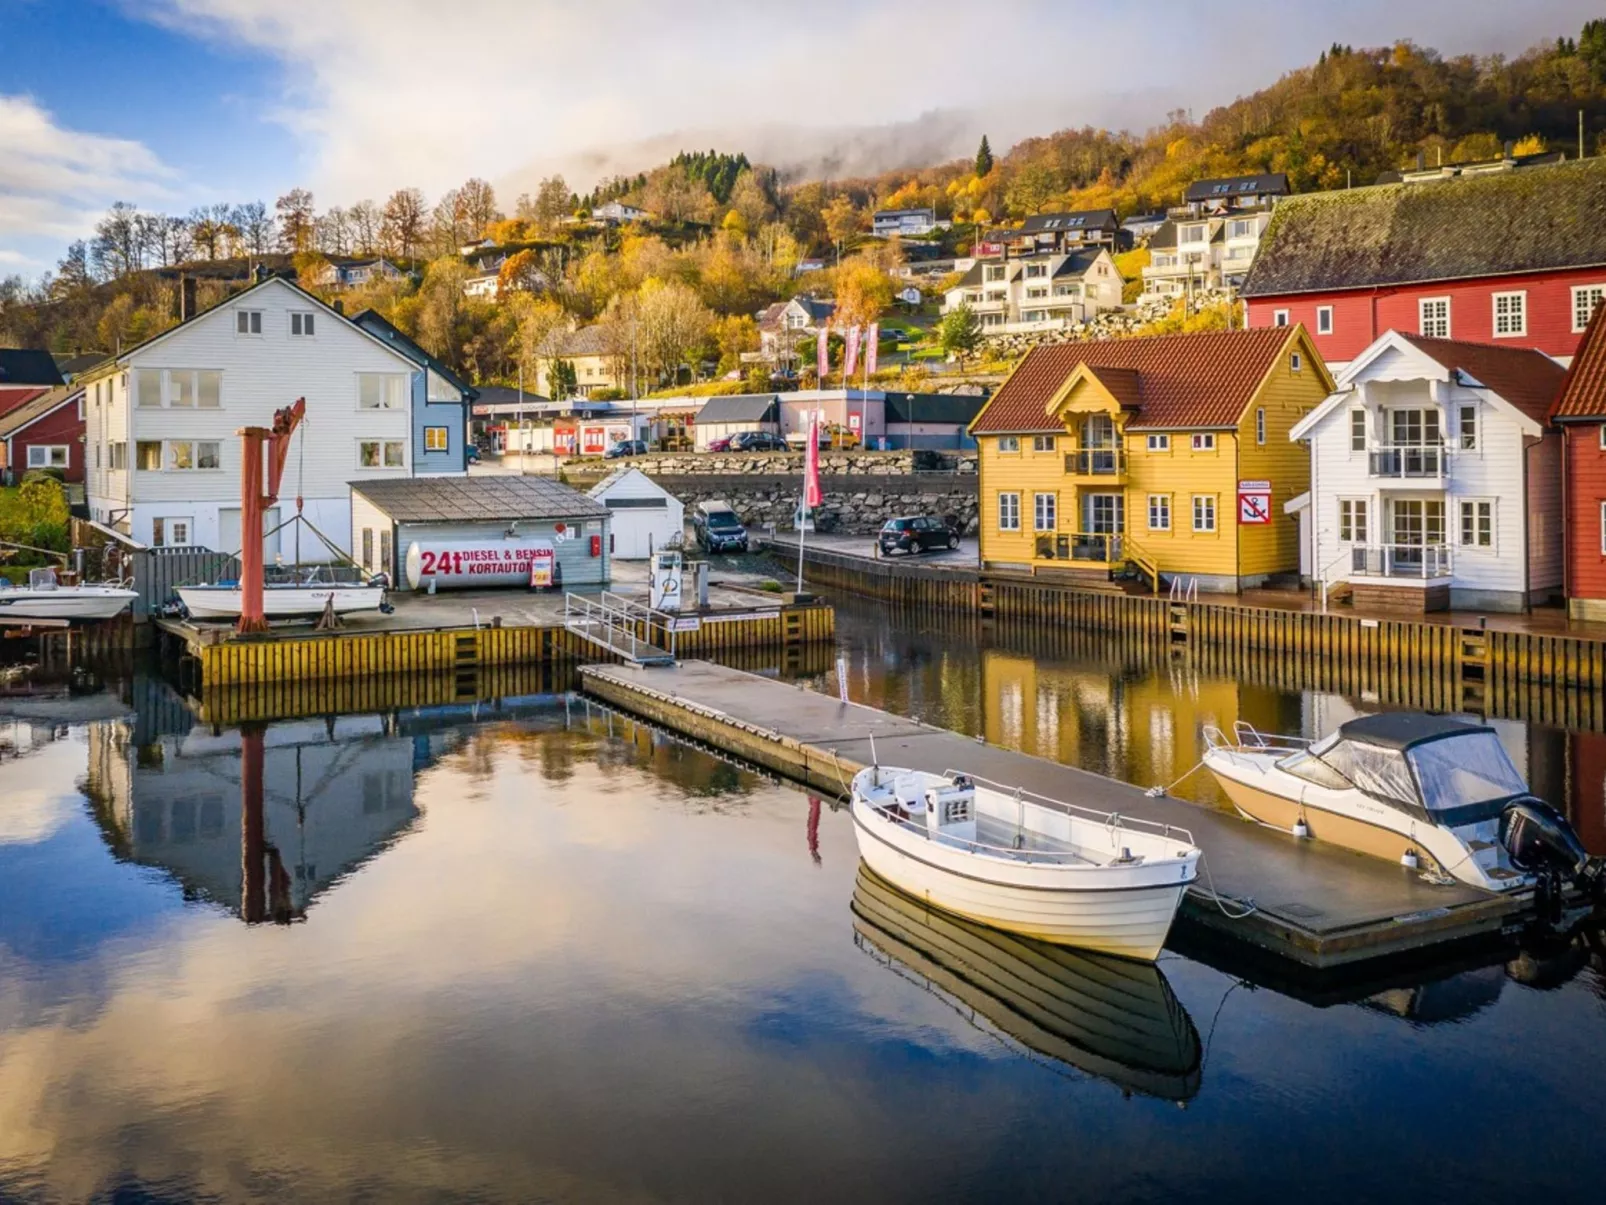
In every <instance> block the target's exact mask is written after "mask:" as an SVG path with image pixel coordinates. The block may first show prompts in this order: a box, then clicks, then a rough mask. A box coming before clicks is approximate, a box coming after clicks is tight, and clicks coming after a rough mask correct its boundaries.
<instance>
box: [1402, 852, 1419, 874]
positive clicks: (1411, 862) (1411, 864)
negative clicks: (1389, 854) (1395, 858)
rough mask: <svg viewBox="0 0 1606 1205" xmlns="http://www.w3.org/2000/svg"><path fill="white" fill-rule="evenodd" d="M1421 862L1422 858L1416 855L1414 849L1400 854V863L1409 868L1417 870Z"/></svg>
mask: <svg viewBox="0 0 1606 1205" xmlns="http://www.w3.org/2000/svg"><path fill="white" fill-rule="evenodd" d="M1420 864H1421V860H1420V859H1419V858H1418V857H1417V856H1416V850H1414V849H1408V850H1406V851H1405V852H1404V853H1403V854H1401V855H1400V865H1401V866H1403V867H1405V869H1407V870H1415V869H1416V868H1417V867H1418V866H1419V865H1420Z"/></svg>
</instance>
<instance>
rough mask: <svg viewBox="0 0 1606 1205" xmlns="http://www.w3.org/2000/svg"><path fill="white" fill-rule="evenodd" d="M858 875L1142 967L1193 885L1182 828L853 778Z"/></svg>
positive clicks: (976, 789)
mask: <svg viewBox="0 0 1606 1205" xmlns="http://www.w3.org/2000/svg"><path fill="white" fill-rule="evenodd" d="M852 793H853V825H854V833H855V835H856V836H857V838H858V841H859V854H860V856H861V857H862V858H863V859H864V861H865V864H866V865H868V866H869V867H870V869H871V870H873V871H874V872H875V873H876V874H878V875H880V876H881V877H882V878H883V879H885V880H886V881H887V882H889V883H891V884H892V885H893V886H895V887H898V888H900V889H901V890H903V891H905V892H907V893H908V894H910V895H912V896H914V897H915V898H916V899H920V900H924V901H925V902H926V903H928V904H931V905H932V906H934V907H937V908H941V909H943V910H944V911H947V912H952V913H955V914H956V915H959V916H964V917H969V918H970V919H971V920H975V921H979V922H981V923H982V924H984V925H990V926H992V927H993V928H995V929H1003V930H1006V931H1008V932H1011V933H1020V934H1024V935H1025V936H1027V937H1035V938H1038V939H1039V940H1042V941H1049V942H1053V943H1055V944H1057V945H1064V946H1075V947H1077V948H1078V949H1084V950H1096V951H1100V952H1102V953H1106V954H1116V955H1119V956H1121V957H1123V958H1140V959H1144V960H1147V961H1150V962H1152V961H1153V960H1154V959H1155V958H1157V957H1158V956H1159V953H1160V949H1161V947H1163V946H1164V945H1165V939H1166V934H1168V933H1169V932H1170V931H1171V922H1172V921H1173V920H1174V919H1175V918H1176V914H1177V909H1178V907H1180V906H1181V903H1182V896H1183V893H1184V892H1185V891H1186V890H1187V889H1188V885H1189V884H1190V883H1192V882H1193V881H1194V879H1195V878H1196V877H1197V875H1198V865H1199V856H1200V854H1199V849H1198V847H1197V846H1196V845H1194V843H1193V837H1192V835H1191V834H1190V833H1188V832H1187V831H1186V830H1185V829H1180V828H1174V827H1170V826H1167V825H1163V824H1154V823H1151V822H1149V821H1144V820H1134V819H1132V818H1129V817H1125V816H1117V815H1115V814H1113V813H1109V812H1100V811H1094V810H1091V809H1088V808H1081V807H1077V806H1075V805H1072V804H1067V803H1060V802H1057V801H1055V800H1052V799H1045V798H1043V797H1041V796H1037V795H1032V794H1031V793H1029V792H1027V791H1022V790H1017V789H1012V788H1008V787H1004V786H1001V785H999V784H997V783H988V782H986V781H985V780H982V779H977V778H974V777H971V776H968V775H964V774H957V773H954V772H952V771H947V772H945V773H942V774H931V773H927V772H924V771H920V770H904V769H898V768H896V767H892V766H871V767H869V768H868V769H865V770H861V771H859V773H858V774H856V775H854V777H853V788H852Z"/></svg>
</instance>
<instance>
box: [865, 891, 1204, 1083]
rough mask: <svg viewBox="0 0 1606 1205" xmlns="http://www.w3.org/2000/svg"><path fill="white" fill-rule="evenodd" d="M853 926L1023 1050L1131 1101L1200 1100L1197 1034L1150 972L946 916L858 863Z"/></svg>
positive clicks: (1155, 970)
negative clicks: (1134, 1096) (1130, 1095)
mask: <svg viewBox="0 0 1606 1205" xmlns="http://www.w3.org/2000/svg"><path fill="white" fill-rule="evenodd" d="M853 927H854V931H855V933H856V934H857V935H858V938H859V939H860V942H861V944H865V943H867V944H868V945H869V946H873V947H874V948H875V949H876V950H879V951H880V952H881V953H882V954H883V955H885V956H886V957H888V958H890V959H893V960H894V961H895V962H897V963H900V964H902V967H903V968H904V969H905V970H906V971H907V972H910V973H913V974H914V975H916V976H918V977H919V978H920V979H922V980H924V981H925V982H926V983H927V984H929V985H930V986H931V987H933V988H935V989H936V990H937V991H939V992H940V993H941V994H942V995H944V996H945V997H947V998H948V999H950V1000H952V1001H953V1002H954V1003H955V1004H956V1005H957V1006H958V1007H959V1008H960V1009H961V1010H962V1011H965V1012H970V1013H974V1014H975V1015H976V1016H979V1017H982V1018H985V1019H986V1021H987V1022H988V1023H989V1024H991V1025H992V1026H993V1027H994V1028H996V1029H997V1030H999V1031H1000V1032H1001V1033H1003V1034H1005V1035H1006V1036H1007V1037H1009V1038H1010V1039H1012V1040H1013V1041H1015V1042H1018V1043H1020V1044H1021V1045H1022V1046H1024V1047H1026V1048H1027V1049H1029V1050H1032V1051H1034V1052H1036V1053H1038V1054H1042V1055H1046V1056H1048V1057H1049V1058H1052V1059H1057V1060H1058V1061H1060V1062H1063V1063H1068V1064H1070V1065H1071V1066H1073V1067H1076V1068H1079V1069H1080V1070H1082V1071H1086V1072H1088V1073H1090V1074H1093V1075H1097V1076H1099V1077H1101V1078H1103V1079H1107V1080H1109V1081H1111V1082H1112V1083H1114V1084H1116V1085H1118V1086H1119V1087H1121V1088H1122V1089H1123V1090H1127V1091H1134V1092H1142V1093H1145V1094H1147V1095H1150V1096H1158V1097H1161V1098H1163V1099H1166V1100H1188V1099H1190V1098H1192V1097H1193V1096H1194V1095H1195V1094H1196V1093H1197V1092H1198V1091H1199V1076H1200V1046H1199V1033H1198V1031H1197V1030H1196V1029H1194V1026H1193V1021H1192V1020H1191V1019H1190V1018H1189V1017H1188V1014H1187V1012H1186V1010H1184V1009H1183V1007H1182V1004H1181V1003H1180V1002H1179V1001H1178V1000H1177V998H1176V996H1175V995H1174V994H1173V993H1172V991H1171V985H1170V984H1168V983H1167V982H1166V980H1165V976H1164V975H1162V974H1161V973H1160V970H1159V968H1158V967H1155V966H1148V965H1144V964H1142V963H1137V962H1132V961H1130V960H1127V959H1122V958H1108V957H1105V956H1103V955H1099V954H1086V953H1082V952H1079V951H1075V950H1067V949H1065V948H1063V947H1061V946H1053V945H1048V944H1046V943H1043V942H1036V941H1031V940H1030V939H1027V938H1021V937H1015V936H1013V935H1011V934H1008V933H1000V932H998V931H997V930H994V929H989V928H987V927H985V926H983V925H978V924H976V923H974V922H973V921H968V920H965V919H964V918H963V917H958V916H950V915H949V914H947V913H945V912H941V911H938V910H936V909H933V908H928V907H927V906H925V905H923V904H921V903H920V902H919V901H918V900H915V899H912V898H911V897H909V896H907V895H905V894H904V893H903V892H901V891H899V890H898V889H897V888H896V887H893V886H892V885H891V884H890V883H887V882H885V881H884V880H882V879H880V878H878V877H877V876H876V875H875V873H874V872H873V871H871V870H870V869H869V868H868V867H866V866H864V865H863V864H861V865H860V867H859V878H858V882H857V883H855V884H854V889H853Z"/></svg>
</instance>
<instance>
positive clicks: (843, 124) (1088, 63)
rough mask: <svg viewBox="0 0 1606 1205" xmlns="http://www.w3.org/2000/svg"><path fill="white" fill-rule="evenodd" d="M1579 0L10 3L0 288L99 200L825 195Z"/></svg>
mask: <svg viewBox="0 0 1606 1205" xmlns="http://www.w3.org/2000/svg"><path fill="white" fill-rule="evenodd" d="M1600 9H1601V6H1600V3H1599V0H1527V2H1526V3H1524V4H1521V5H1508V4H1494V3H1487V2H1480V3H1473V4H1468V3H1466V0H1347V2H1346V3H1344V4H1342V5H1338V4H1333V3H1332V2H1331V0H1280V3H1277V4H1273V5H1263V6H1260V7H1258V8H1256V9H1254V10H1253V15H1252V16H1250V15H1249V10H1243V9H1233V8H1230V7H1228V8H1223V7H1222V6H1220V5H1214V4H1202V3H1198V2H1197V0H1150V2H1149V3H1146V4H1142V5H1125V4H1120V5H1107V6H1102V7H1100V6H1088V5H1070V4H1065V3H1063V2H1062V0H992V2H991V3H989V4H986V5H980V6H978V5H976V4H974V3H971V2H969V0H966V2H963V3H960V2H956V0H919V2H918V3H916V2H912V0H815V3H813V4H812V5H801V6H800V5H797V4H794V3H781V2H778V0H746V2H740V0H674V2H673V3H665V2H663V0H611V3H607V4H586V3H578V2H575V0H449V2H443V0H0V276H3V275H7V274H11V273H21V274H23V275H25V276H28V277H36V276H38V275H39V274H40V273H41V272H44V271H46V270H48V269H49V268H51V267H52V266H53V265H54V263H55V261H56V260H57V259H58V258H59V256H60V254H61V252H62V250H63V248H64V247H65V245H66V244H67V243H68V242H69V241H71V240H72V239H73V238H78V237H82V236H84V235H86V234H88V233H89V232H90V231H91V230H92V228H93V225H94V222H95V219H96V218H97V216H98V215H99V214H100V213H101V212H103V211H104V209H105V208H106V206H108V205H109V204H110V203H111V202H112V201H115V200H126V201H131V202H133V203H135V204H138V205H141V206H145V207H149V208H152V209H160V210H163V211H166V212H186V211H188V210H189V209H190V208H192V207H194V206H196V205H202V204H209V203H213V202H216V201H229V202H239V201H245V200H255V199H262V200H265V201H267V202H268V203H269V204H270V205H271V204H272V202H273V200H274V198H276V197H277V196H279V195H281V194H282V193H284V192H286V191H288V190H289V189H290V188H293V187H298V186H300V187H307V188H310V189H312V191H313V193H314V196H315V198H316V201H317V203H318V205H319V206H320V207H324V206H328V205H332V204H349V203H351V202H353V201H356V200H360V199H363V198H365V197H367V198H373V199H376V200H381V201H382V200H383V199H384V197H385V196H386V195H388V194H389V193H390V192H392V191H394V190H395V189H396V188H399V187H405V186H416V187H420V188H422V189H423V190H424V191H425V193H426V194H427V195H428V196H430V197H431V198H432V199H433V198H434V197H437V196H439V194H440V193H442V192H443V191H445V190H446V189H448V188H451V187H454V186H455V185H457V184H460V183H461V182H462V181H463V180H465V179H467V178H468V177H470V176H483V177H485V178H487V179H489V180H491V182H492V183H493V184H495V185H496V186H497V189H498V192H499V195H501V196H502V198H503V200H504V203H506V204H508V205H510V204H511V202H512V199H513V198H514V196H516V195H517V193H518V192H520V191H524V190H528V189H531V188H533V186H534V184H535V183H536V182H537V180H539V178H540V177H541V176H543V175H545V174H548V173H550V172H552V171H554V170H556V171H561V172H563V174H564V175H565V177H566V178H567V179H568V180H569V183H570V184H571V185H572V186H574V187H576V188H577V189H579V190H584V189H586V188H588V187H589V186H590V185H591V184H592V183H594V182H595V180H596V179H598V178H599V177H602V176H606V175H611V174H613V173H614V172H618V171H639V170H643V169H645V168H648V167H651V166H653V165H654V164H656V163H658V162H661V161H663V160H664V159H665V158H667V157H668V156H669V155H671V154H673V153H674V152H675V151H676V150H679V149H682V148H683V147H702V148H706V147H716V148H718V149H721V150H731V151H735V150H744V151H746V152H747V154H748V156H749V157H750V158H752V159H754V160H757V161H761V162H766V163H771V164H774V165H776V166H780V167H783V168H792V169H798V170H804V171H808V172H810V173H816V174H821V175H830V174H837V175H850V174H855V173H860V172H869V171H879V170H884V169H888V168H894V167H900V166H915V165H920V164H924V163H929V162H932V161H935V160H940V159H943V158H950V157H953V156H956V155H968V154H969V153H971V152H972V151H973V150H974V148H975V145H976V143H977V142H978V141H979V139H980V137H981V135H982V134H983V133H986V134H987V135H988V136H989V138H990V140H991V142H992V144H993V147H994V149H995V150H998V151H1002V150H1003V149H1005V148H1007V147H1008V146H1009V145H1010V144H1012V143H1013V142H1015V141H1017V140H1019V139H1020V138H1023V137H1027V136H1030V135H1034V134H1047V133H1050V132H1052V131H1054V130H1056V129H1061V128H1064V127H1067V126H1080V125H1084V124H1093V125H1101V126H1110V127H1119V128H1132V129H1144V128H1147V127H1149V126H1152V125H1155V124H1157V123H1158V122H1159V121H1160V120H1162V119H1163V117H1164V116H1165V114H1166V112H1167V111H1169V110H1171V109H1175V108H1184V109H1190V110H1192V111H1193V112H1194V113H1196V114H1198V115H1201V116H1202V115H1203V114H1204V113H1205V112H1206V111H1207V110H1208V109H1210V108H1211V107H1213V106H1214V105H1217V104H1221V103H1224V102H1227V101H1230V100H1232V99H1233V98H1234V97H1236V96H1240V95H1243V94H1245V93H1248V92H1252V91H1254V90H1256V89H1258V88H1261V87H1264V86H1265V85H1267V84H1269V83H1271V82H1272V81H1274V80H1275V79H1276V78H1277V77H1278V76H1279V75H1281V74H1282V73H1283V72H1285V71H1288V70H1290V69H1292V68H1294V67H1298V66H1302V65H1304V64H1306V63H1309V62H1311V61H1312V60H1313V59H1314V58H1315V57H1316V56H1317V55H1318V54H1319V53H1320V52H1321V50H1322V49H1323V48H1324V47H1326V46H1328V45H1329V44H1331V43H1333V42H1335V41H1337V42H1345V43H1349V44H1352V45H1356V46H1377V45H1387V44H1390V43H1392V42H1394V41H1396V40H1398V39H1401V38H1409V39H1412V40H1414V41H1416V42H1418V43H1421V44H1423V45H1427V46H1432V47H1435V48H1437V49H1439V50H1441V51H1442V52H1444V53H1446V54H1458V53H1468V52H1471V53H1492V52H1501V53H1507V54H1514V53H1517V52H1520V51H1521V50H1523V49H1525V48H1527V47H1528V46H1531V45H1533V44H1535V43H1539V42H1545V41H1550V40H1552V39H1554V38H1555V37H1556V36H1558V35H1562V34H1566V35H1573V34H1576V32H1577V31H1578V29H1579V27H1580V26H1581V25H1582V24H1583V22H1584V21H1585V20H1587V19H1589V18H1590V17H1592V16H1598V15H1600Z"/></svg>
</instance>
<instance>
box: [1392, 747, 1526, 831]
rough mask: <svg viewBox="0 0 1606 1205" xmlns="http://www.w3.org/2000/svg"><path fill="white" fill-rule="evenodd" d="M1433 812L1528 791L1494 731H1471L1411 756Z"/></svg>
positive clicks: (1413, 750)
mask: <svg viewBox="0 0 1606 1205" xmlns="http://www.w3.org/2000/svg"><path fill="white" fill-rule="evenodd" d="M1407 756H1409V758H1410V759H1411V764H1412V766H1413V767H1414V768H1415V769H1416V778H1417V782H1419V783H1420V784H1421V786H1422V803H1423V805H1424V806H1425V807H1426V808H1427V809H1428V811H1430V812H1447V811H1450V810H1451V809H1453V808H1462V807H1466V806H1467V805H1468V804H1478V803H1489V802H1491V801H1493V800H1499V799H1510V798H1511V797H1512V796H1513V795H1521V794H1524V793H1526V791H1527V790H1528V784H1527V783H1525V782H1523V780H1522V775H1521V774H1519V773H1517V767H1516V766H1514V765H1512V764H1511V758H1510V757H1508V756H1507V755H1506V749H1505V746H1504V745H1502V744H1501V743H1500V738H1499V737H1498V736H1496V735H1495V734H1494V733H1492V732H1486V731H1485V732H1469V733H1467V734H1466V735H1465V736H1451V737H1446V738H1444V739H1443V740H1437V741H1426V742H1424V743H1423V744H1420V745H1415V746H1413V747H1412V748H1411V750H1410V752H1409V753H1408V755H1407Z"/></svg>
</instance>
